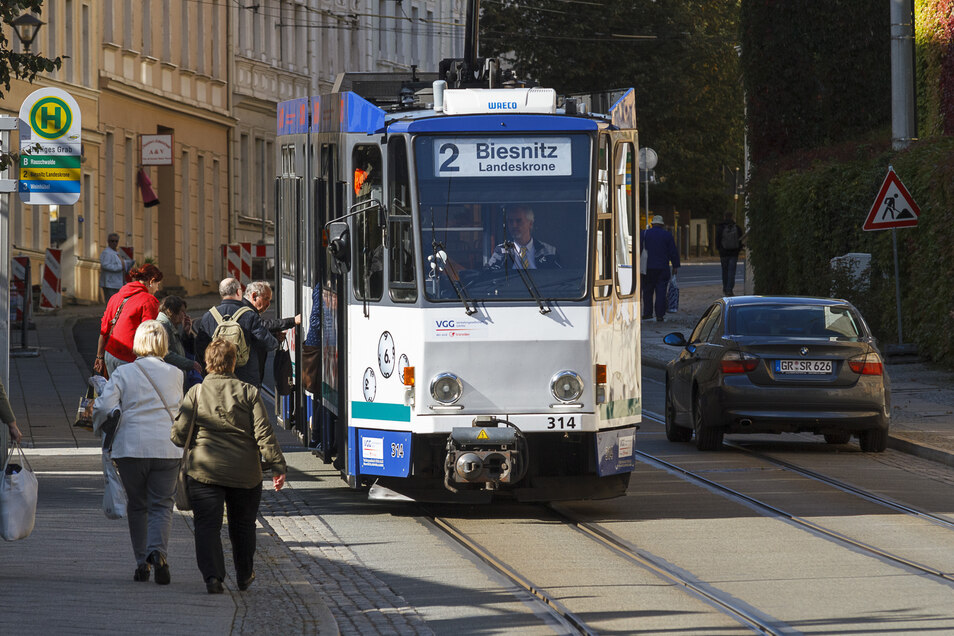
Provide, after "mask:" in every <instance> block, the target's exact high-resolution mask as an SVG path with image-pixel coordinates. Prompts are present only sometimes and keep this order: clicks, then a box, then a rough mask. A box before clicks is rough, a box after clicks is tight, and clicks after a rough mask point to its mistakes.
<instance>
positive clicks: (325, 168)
mask: <svg viewBox="0 0 954 636" xmlns="http://www.w3.org/2000/svg"><path fill="white" fill-rule="evenodd" d="M336 152H337V146H335V145H333V144H322V145H321V156H320V158H319V163H318V166H319V173H318V208H317V209H318V214H319V230H320V237H319V240H320V245H321V247H320V248H319V249H320V250H321V251H320V255H319V258H323V259H324V260H325V262H324V267H323V268H322V271H323V274H324V281H323V283H324V286H325V287H326V288H328V289H331V286H332V273H333V272H334V271H335V270H334V267H332V262H331V261H332V260H333V257H332V256H331V254H329V253H328V250H327V249H326V248H327V245H326V242H325V224H326V223H327V222H328V221H330V220H332V219H333V218H335V216H336V214H335V213H336V208H335V181H336V180H337V173H338V171H337V162H336V161H335V157H336V155H335V153H336Z"/></svg>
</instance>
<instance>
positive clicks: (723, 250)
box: [715, 212, 744, 296]
mask: <svg viewBox="0 0 954 636" xmlns="http://www.w3.org/2000/svg"><path fill="white" fill-rule="evenodd" d="M743 238H744V237H743V235H742V228H741V227H739V226H738V225H737V224H736V222H735V216H734V215H733V214H732V213H731V212H726V213H725V220H724V221H722V223H719V225H717V226H716V235H715V244H716V249H718V250H719V260H720V261H721V262H722V293H723V295H725V296H732V295H733V294H732V290H733V289H734V288H735V268H736V265H738V262H739V252H740V251H741V250H742V239H743Z"/></svg>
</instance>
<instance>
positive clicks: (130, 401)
mask: <svg viewBox="0 0 954 636" xmlns="http://www.w3.org/2000/svg"><path fill="white" fill-rule="evenodd" d="M168 347H169V344H168V340H167V336H166V330H165V328H164V327H163V326H162V325H161V324H159V322H158V321H157V320H147V321H145V322H143V323H142V324H140V325H139V327H137V328H136V335H135V337H134V338H133V353H135V354H136V356H138V357H137V358H136V360H135V361H133V362H131V363H129V364H124V365H120V366H118V367H116V370H115V371H114V372H113V374H112V375H111V376H110V378H109V382H107V383H106V388H105V389H103V394H102V395H100V396H99V397H98V398H96V401H95V403H94V408H93V430H94V431H96V432H99V431H100V429H101V428H102V425H103V422H105V421H106V418H107V417H108V416H109V414H110V413H112V412H113V411H114V410H116V409H119V410H120V411H121V412H122V416H121V418H120V422H119V428H118V429H117V430H116V436H115V438H114V439H113V447H112V457H113V459H114V460H115V462H116V466H117V468H119V476H120V478H122V480H123V486H124V487H125V488H126V496H127V498H128V500H129V503H128V505H127V508H126V515H127V518H128V521H129V536H130V538H131V539H132V545H133V552H134V553H135V555H136V571H135V573H134V574H133V580H134V581H148V580H149V565H150V564H152V565H153V566H154V567H155V568H156V583H158V584H160V585H167V584H168V583H169V581H170V580H171V577H170V574H169V564H168V563H167V562H166V554H167V546H168V544H169V534H170V532H171V531H172V505H173V499H172V497H173V495H174V494H175V490H176V476H177V473H178V469H179V462H180V460H181V459H182V450H181V449H178V448H176V447H175V446H174V445H173V444H172V442H171V441H169V435H170V434H171V431H172V422H173V419H174V418H175V416H176V413H177V412H178V409H179V402H180V401H181V400H182V371H180V370H179V369H177V368H175V367H173V366H172V365H169V364H166V363H165V362H163V361H162V358H163V356H165V355H166V353H167V350H168Z"/></svg>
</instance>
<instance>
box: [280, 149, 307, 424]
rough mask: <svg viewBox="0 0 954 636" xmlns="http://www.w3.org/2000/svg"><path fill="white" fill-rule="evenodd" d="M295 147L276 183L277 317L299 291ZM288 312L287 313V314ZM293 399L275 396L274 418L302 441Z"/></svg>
mask: <svg viewBox="0 0 954 636" xmlns="http://www.w3.org/2000/svg"><path fill="white" fill-rule="evenodd" d="M297 150H298V149H297V148H296V146H295V144H287V145H284V146H282V149H281V162H282V166H281V168H282V174H281V176H280V177H278V178H277V179H276V183H275V198H276V209H277V213H278V217H277V220H278V224H279V231H278V240H277V241H276V245H275V252H276V253H275V259H276V265H277V266H276V268H275V269H276V271H275V278H276V280H275V281H274V282H275V289H276V291H275V295H276V296H277V300H278V303H277V305H278V311H279V315H285V314H286V313H288V312H293V310H294V301H293V298H294V296H293V294H294V291H295V289H296V288H297V287H298V275H299V274H298V260H299V257H298V249H299V245H298V239H297V233H296V231H295V228H296V227H297V225H298V223H299V222H300V219H301V215H302V205H303V198H302V197H303V192H302V178H301V177H300V176H298V174H296V173H299V172H300V170H299V167H298V166H297V161H296V159H297V152H296V151H297ZM286 310H287V311H286ZM297 406H298V400H297V399H296V395H295V394H294V393H292V394H291V395H283V396H280V395H276V396H275V410H276V416H277V417H278V419H279V421H280V422H281V424H282V426H284V427H285V428H290V427H291V426H292V425H294V427H295V429H296V430H298V432H299V433H300V434H301V435H302V437H303V438H304V437H305V435H306V430H305V427H306V425H307V424H306V422H305V421H304V418H300V417H296V415H297V413H296V411H297V410H298V408H297Z"/></svg>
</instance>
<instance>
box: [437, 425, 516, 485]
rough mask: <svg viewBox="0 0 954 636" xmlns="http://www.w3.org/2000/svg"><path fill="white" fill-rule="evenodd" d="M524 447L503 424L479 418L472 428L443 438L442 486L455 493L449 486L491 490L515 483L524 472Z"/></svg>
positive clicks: (453, 431)
mask: <svg viewBox="0 0 954 636" xmlns="http://www.w3.org/2000/svg"><path fill="white" fill-rule="evenodd" d="M497 424H506V425H507V426H505V427H498V426H497ZM526 447H527V445H526V440H525V439H524V437H523V433H521V432H520V430H519V429H517V428H516V427H515V426H513V425H512V424H510V423H509V422H507V421H506V420H500V419H497V418H493V417H486V416H481V417H478V418H476V419H474V425H473V426H470V427H457V428H454V429H452V430H451V434H450V435H449V436H448V438H447V457H446V458H445V460H444V468H445V475H444V485H445V486H446V487H447V489H448V490H450V491H452V492H457V489H456V488H454V487H453V486H452V485H451V483H452V482H453V483H457V484H485V487H487V488H490V489H494V488H495V487H496V486H497V485H498V484H508V483H514V482H516V481H519V480H520V478H522V477H523V473H524V472H526V462H527V458H526V453H525V449H526Z"/></svg>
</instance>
